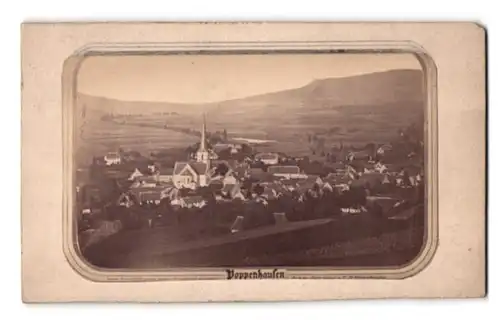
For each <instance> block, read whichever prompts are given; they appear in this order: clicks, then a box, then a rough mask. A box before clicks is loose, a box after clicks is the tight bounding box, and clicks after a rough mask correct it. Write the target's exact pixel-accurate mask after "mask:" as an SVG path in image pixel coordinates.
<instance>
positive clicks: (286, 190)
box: [75, 117, 424, 248]
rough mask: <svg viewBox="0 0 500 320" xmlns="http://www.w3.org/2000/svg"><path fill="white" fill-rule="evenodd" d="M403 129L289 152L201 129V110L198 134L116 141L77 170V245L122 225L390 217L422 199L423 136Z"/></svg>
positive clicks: (208, 230)
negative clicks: (163, 143) (184, 140)
mask: <svg viewBox="0 0 500 320" xmlns="http://www.w3.org/2000/svg"><path fill="white" fill-rule="evenodd" d="M200 122H201V121H200ZM410 129H412V130H414V128H410ZM411 132H412V131H411V130H406V131H401V132H400V134H399V135H400V136H399V137H398V138H400V139H404V141H402V142H400V143H398V142H397V141H394V142H389V143H387V144H379V145H375V144H368V145H367V146H366V147H364V148H354V147H352V146H351V147H346V146H344V145H343V144H342V143H340V144H339V145H338V146H336V147H332V148H330V149H329V150H328V152H325V151H321V153H322V154H321V155H320V156H316V157H313V156H312V157H307V156H301V157H296V156H290V155H287V154H284V153H282V152H279V151H276V152H267V151H266V152H261V151H259V150H258V149H259V146H258V145H257V146H253V145H251V144H249V143H244V142H240V141H232V140H231V138H230V137H228V133H227V132H226V131H225V130H224V131H223V132H215V133H209V132H207V128H206V120H205V117H203V121H202V124H201V131H200V134H199V137H200V140H199V143H197V144H196V145H193V146H188V147H187V149H186V150H181V151H172V153H171V154H170V153H168V152H163V153H162V152H158V153H152V154H151V155H148V156H144V155H141V154H139V153H138V152H135V151H133V150H121V149H120V150H118V151H116V152H109V153H107V154H105V155H103V156H102V157H95V158H94V160H93V163H92V164H91V165H90V167H89V168H80V169H79V170H78V171H77V176H76V201H75V206H76V209H77V213H78V220H79V223H78V226H79V235H80V245H81V246H82V247H83V248H85V247H86V246H89V245H91V244H94V243H97V242H99V241H100V240H102V239H103V238H105V237H107V236H109V235H111V234H113V233H116V232H118V231H120V230H127V229H129V230H137V229H151V228H153V229H154V228H161V227H163V228H165V227H169V226H170V227H175V228H176V231H175V232H177V233H182V232H184V233H189V234H190V235H191V237H190V239H196V238H200V237H202V238H203V237H213V236H216V235H220V234H231V233H238V232H242V231H245V230H251V229H256V228H259V227H263V226H269V225H275V224H276V223H278V222H280V221H306V220H314V219H321V218H326V217H342V216H346V215H371V216H374V217H383V216H388V215H389V213H391V214H390V215H391V216H392V217H396V216H397V215H396V214H395V212H404V210H405V208H411V207H414V206H416V205H422V204H423V202H424V182H423V181H424V170H423V165H422V163H423V150H422V149H423V148H422V145H423V144H422V142H421V141H418V139H417V140H415V138H414V137H411V136H410V135H411ZM409 139H413V140H412V141H413V143H409ZM408 146H410V148H409V147H408ZM411 146H413V147H411ZM314 153H316V152H315V151H314V150H313V154H314ZM312 158H314V160H313V159H312ZM321 159H322V160H321Z"/></svg>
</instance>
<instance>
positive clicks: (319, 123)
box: [77, 70, 424, 161]
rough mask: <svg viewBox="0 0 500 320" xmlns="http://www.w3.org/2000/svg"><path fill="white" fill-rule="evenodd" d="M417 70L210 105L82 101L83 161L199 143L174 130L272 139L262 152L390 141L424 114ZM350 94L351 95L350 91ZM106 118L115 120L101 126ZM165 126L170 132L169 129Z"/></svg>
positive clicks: (298, 152) (80, 142) (330, 81)
mask: <svg viewBox="0 0 500 320" xmlns="http://www.w3.org/2000/svg"><path fill="white" fill-rule="evenodd" d="M421 77H422V75H421V72H420V71H417V70H415V71H408V70H396V71H391V72H386V73H380V74H370V75H362V76H356V77H351V78H346V79H325V80H317V81H314V82H313V83H311V84H310V85H308V86H305V87H302V88H297V89H293V90H286V91H281V92H274V93H269V94H265V95H260V96H253V97H248V98H243V99H238V100H231V101H222V102H219V103H209V104H206V105H179V104H170V103H160V102H130V101H118V100H112V99H108V98H100V97H92V96H86V95H80V96H79V99H78V101H79V102H78V105H77V108H78V111H79V112H80V113H81V114H82V118H81V119H79V120H78V128H79V132H78V134H77V135H78V137H77V138H78V151H77V154H78V158H79V159H80V160H81V161H85V159H87V161H88V157H89V156H91V155H96V154H97V155H98V154H102V153H105V152H107V151H111V150H116V149H117V148H122V149H132V150H136V151H139V152H141V153H148V152H151V151H153V150H158V149H162V148H173V147H187V146H188V145H190V144H192V143H194V142H196V141H198V138H197V137H196V136H195V135H192V134H186V133H182V132H178V131H175V130H169V129H168V128H169V127H176V128H186V129H191V130H200V129H201V122H202V113H206V117H207V130H208V131H210V132H213V131H219V130H223V129H225V130H227V132H228V136H229V137H230V138H248V139H263V140H275V141H276V143H270V144H266V145H261V146H260V147H259V148H258V149H260V150H262V151H268V150H270V151H280V152H284V153H288V154H292V155H306V154H308V153H309V152H310V140H309V137H310V136H311V135H314V136H316V137H318V138H319V139H321V140H322V141H323V143H324V146H325V148H326V149H328V148H331V147H336V146H339V144H340V143H341V142H342V143H343V144H344V145H366V144H367V143H387V142H388V141H391V140H393V139H394V138H395V137H396V135H397V132H398V129H401V128H403V127H406V126H408V125H409V124H410V123H412V122H417V121H418V119H420V118H421V117H422V115H423V106H424V104H423V97H424V95H423V91H422V84H421ZM351 88H353V90H352V89H351ZM104 116H110V118H112V120H111V121H110V120H109V119H108V120H107V121H103V120H102V119H103V117H104ZM165 125H167V128H166V129H165V128H164V126H165Z"/></svg>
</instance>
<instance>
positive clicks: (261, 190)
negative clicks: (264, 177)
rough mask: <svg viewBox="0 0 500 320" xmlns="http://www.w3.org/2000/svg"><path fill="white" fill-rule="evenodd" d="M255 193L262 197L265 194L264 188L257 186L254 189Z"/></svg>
mask: <svg viewBox="0 0 500 320" xmlns="http://www.w3.org/2000/svg"><path fill="white" fill-rule="evenodd" d="M253 192H255V194H257V195H258V196H260V195H262V194H263V193H264V187H263V186H261V185H260V184H256V185H255V186H254V187H253Z"/></svg>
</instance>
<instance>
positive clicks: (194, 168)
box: [172, 115, 213, 189]
mask: <svg viewBox="0 0 500 320" xmlns="http://www.w3.org/2000/svg"><path fill="white" fill-rule="evenodd" d="M212 155H213V151H211V150H209V149H208V148H207V139H206V121H205V115H203V126H202V130H201V138H200V146H199V148H198V150H197V151H196V154H195V158H196V160H195V161H178V162H176V163H175V166H174V170H173V173H172V182H173V184H174V186H175V187H176V188H177V189H180V188H189V189H196V188H198V187H205V186H208V184H209V182H210V181H209V178H210V169H211V165H210V162H211V161H212V159H213V157H212Z"/></svg>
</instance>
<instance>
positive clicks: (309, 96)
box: [77, 69, 424, 114]
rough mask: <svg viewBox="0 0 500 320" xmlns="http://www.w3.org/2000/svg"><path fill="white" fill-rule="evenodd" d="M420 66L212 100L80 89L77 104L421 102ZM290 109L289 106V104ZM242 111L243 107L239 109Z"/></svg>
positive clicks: (212, 106) (135, 108) (180, 107)
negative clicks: (123, 96)
mask: <svg viewBox="0 0 500 320" xmlns="http://www.w3.org/2000/svg"><path fill="white" fill-rule="evenodd" d="M423 89H424V88H423V74H422V72H421V70H411V69H398V70H389V71H383V72H375V73H369V74H363V75H355V76H349V77H342V78H325V79H317V80H313V81H311V82H309V83H308V84H306V85H304V86H302V87H298V88H292V89H286V90H282V91H276V92H269V93H264V94H258V95H253V96H248V97H244V98H237V99H230V100H224V101H219V102H210V103H205V104H204V103H192V104H191V103H172V102H159V101H124V100H118V99H113V98H108V97H99V96H92V95H88V94H84V93H78V96H77V101H78V102H77V103H78V107H80V108H83V109H85V111H83V112H84V113H88V112H91V113H98V114H105V113H111V114H154V113H165V112H173V113H184V114H192V113H200V112H203V111H205V112H230V113H232V112H234V111H235V110H231V109H236V108H238V107H251V108H250V109H258V110H259V111H261V112H264V110H261V109H262V108H265V107H268V106H280V105H286V106H288V107H292V108H293V107H296V108H297V107H300V108H301V107H304V106H306V107H320V108H321V107H322V106H323V107H337V106H349V105H354V106H357V105H373V106H375V105H393V104H402V106H406V105H421V103H422V102H423V98H424V94H423ZM287 109H288V111H287V112H290V110H289V108H287ZM240 111H241V110H240Z"/></svg>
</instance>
